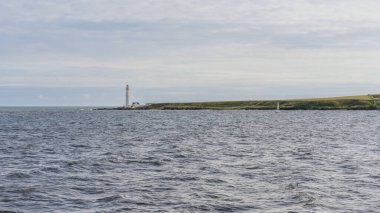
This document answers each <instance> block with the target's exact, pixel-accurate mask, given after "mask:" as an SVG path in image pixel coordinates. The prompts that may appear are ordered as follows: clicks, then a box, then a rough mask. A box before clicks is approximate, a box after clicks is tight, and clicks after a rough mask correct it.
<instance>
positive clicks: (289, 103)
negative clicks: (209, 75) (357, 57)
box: [94, 95, 380, 110]
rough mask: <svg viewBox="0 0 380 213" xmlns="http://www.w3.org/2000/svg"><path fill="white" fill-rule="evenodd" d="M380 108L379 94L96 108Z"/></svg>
mask: <svg viewBox="0 0 380 213" xmlns="http://www.w3.org/2000/svg"><path fill="white" fill-rule="evenodd" d="M277 103H278V104H279V108H280V110H380V96H379V95H363V96H346V97H334V98H314V99H290V100H255V101H219V102H186V103H151V104H148V105H144V106H139V107H135V108H128V107H116V108H98V109H94V110H277Z"/></svg>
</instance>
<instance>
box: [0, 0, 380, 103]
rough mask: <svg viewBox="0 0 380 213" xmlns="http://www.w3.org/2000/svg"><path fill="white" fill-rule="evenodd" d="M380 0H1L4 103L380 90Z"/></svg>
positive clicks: (243, 97) (257, 96)
mask: <svg viewBox="0 0 380 213" xmlns="http://www.w3.org/2000/svg"><path fill="white" fill-rule="evenodd" d="M379 11H380V1H378V0H334V1H331V0H186V1H183V0H139V1H136V0H33V1H30V0H0V106H119V105H123V104H124V90H125V84H126V83H129V85H130V87H131V94H132V101H138V102H142V103H152V102H186V101H216V100H252V99H253V100H256V99H285V98H306V97H307V98H310V97H325V96H343V95H359V94H368V93H380V83H379V79H380V13H379Z"/></svg>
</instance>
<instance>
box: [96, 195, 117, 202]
mask: <svg viewBox="0 0 380 213" xmlns="http://www.w3.org/2000/svg"><path fill="white" fill-rule="evenodd" d="M122 198H123V197H122V196H121V195H113V196H108V197H103V198H99V199H97V201H99V202H112V201H115V200H120V199H122Z"/></svg>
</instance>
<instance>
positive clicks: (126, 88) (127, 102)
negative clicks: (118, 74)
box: [125, 84, 130, 108]
mask: <svg viewBox="0 0 380 213" xmlns="http://www.w3.org/2000/svg"><path fill="white" fill-rule="evenodd" d="M125 107H127V108H128V107H130V105H129V85H128V84H127V86H126V87H125Z"/></svg>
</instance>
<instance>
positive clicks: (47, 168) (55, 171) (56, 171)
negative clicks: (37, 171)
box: [41, 167, 60, 173]
mask: <svg viewBox="0 0 380 213" xmlns="http://www.w3.org/2000/svg"><path fill="white" fill-rule="evenodd" d="M41 171H44V172H53V173H59V172H60V170H59V168H57V167H44V168H42V169H41Z"/></svg>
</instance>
